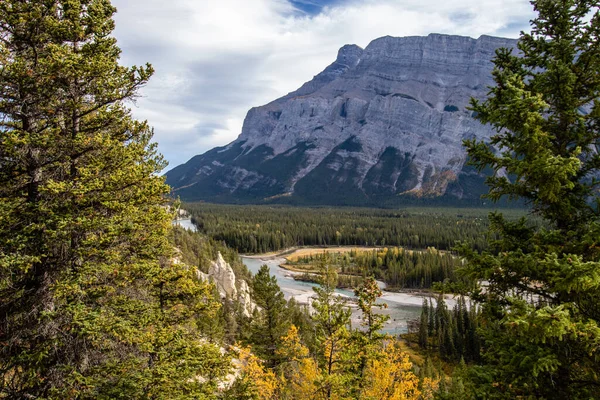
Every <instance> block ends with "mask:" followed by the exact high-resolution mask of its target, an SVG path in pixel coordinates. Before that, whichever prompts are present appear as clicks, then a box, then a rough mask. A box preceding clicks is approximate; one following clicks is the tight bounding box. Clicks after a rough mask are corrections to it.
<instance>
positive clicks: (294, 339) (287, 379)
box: [277, 325, 320, 400]
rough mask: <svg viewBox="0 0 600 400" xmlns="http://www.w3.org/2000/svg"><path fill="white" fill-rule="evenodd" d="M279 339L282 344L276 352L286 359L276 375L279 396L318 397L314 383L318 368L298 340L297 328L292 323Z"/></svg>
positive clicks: (295, 397)
mask: <svg viewBox="0 0 600 400" xmlns="http://www.w3.org/2000/svg"><path fill="white" fill-rule="evenodd" d="M281 340H282V345H281V346H280V348H278V349H277V354H278V355H279V356H280V357H282V358H283V359H285V360H287V361H286V362H285V363H283V364H282V366H281V374H280V375H279V377H278V378H279V388H280V398H281V399H294V400H313V399H314V400H317V399H320V397H319V395H318V393H317V390H318V388H317V385H316V382H317V380H318V379H319V369H318V368H317V364H316V363H315V361H314V360H313V359H312V358H311V357H309V351H308V348H307V347H306V346H304V345H303V344H302V343H301V342H300V337H299V336H298V328H296V327H295V326H294V325H292V326H291V327H290V329H289V330H288V333H287V335H286V336H284V337H282V338H281Z"/></svg>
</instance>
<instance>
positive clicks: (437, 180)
mask: <svg viewBox="0 0 600 400" xmlns="http://www.w3.org/2000/svg"><path fill="white" fill-rule="evenodd" d="M516 43H517V42H516V40H512V39H504V38H495V37H490V36H482V37H480V38H479V39H473V38H469V37H462V36H452V35H442V34H431V35H428V36H424V37H419V36H412V37H403V38H397V37H391V36H386V37H382V38H379V39H376V40H374V41H372V42H371V43H370V44H369V45H368V46H367V47H366V48H365V49H364V50H363V49H361V48H360V47H358V46H355V45H346V46H343V47H342V48H341V49H340V50H339V52H338V56H337V58H336V60H335V61H334V62H333V63H332V64H331V65H329V66H328V67H326V68H325V69H324V70H323V72H321V73H320V74H318V75H316V76H315V77H314V78H313V79H312V80H310V81H309V82H307V83H305V84H304V85H303V86H302V87H301V88H299V89H298V90H296V91H294V92H292V93H289V94H288V95H286V96H284V97H282V98H280V99H277V100H275V101H273V102H271V103H269V104H267V105H265V106H262V107H257V108H253V109H252V110H250V111H249V112H248V115H247V116H246V119H245V121H244V126H243V129H242V133H241V135H240V136H239V137H238V139H237V140H236V141H234V142H232V143H231V144H229V145H228V146H226V147H224V148H218V149H214V150H211V151H209V152H207V153H205V154H204V155H202V156H199V157H195V158H194V159H192V160H191V161H190V162H189V163H188V164H185V165H183V166H179V167H177V168H175V169H173V170H172V171H170V172H169V173H168V174H167V182H168V183H169V184H171V185H172V186H173V187H174V188H175V190H176V191H177V194H179V195H180V196H181V197H182V198H183V199H186V200H200V199H203V200H211V201H252V202H257V201H258V202H260V201H273V200H281V199H285V200H289V199H296V200H297V201H299V202H308V203H313V204H314V203H319V204H320V203H328V204H332V203H333V204H340V203H342V204H374V203H379V202H381V201H387V200H389V199H392V200H394V201H396V200H398V199H399V198H408V197H412V198H414V197H423V196H425V197H435V196H442V195H445V196H453V197H456V198H460V199H466V198H469V197H471V198H476V197H478V195H479V193H480V192H481V191H482V190H483V185H482V181H483V179H482V178H481V177H480V176H479V175H478V174H476V173H475V172H474V171H472V170H470V169H469V168H466V167H465V160H466V154H465V151H464V149H463V147H462V141H463V140H464V139H466V138H472V137H477V138H480V139H484V140H485V139H487V138H489V137H490V136H491V135H492V134H493V130H492V129H491V128H489V127H486V126H482V125H481V124H480V123H479V122H478V121H476V120H475V119H473V116H472V115H471V114H472V113H471V112H470V111H468V110H467V108H466V107H467V106H468V103H469V100H470V99H471V98H472V97H474V98H484V97H485V96H486V93H487V91H488V87H489V86H490V85H492V84H493V80H492V76H491V71H492V68H493V64H492V62H491V60H492V58H493V56H494V54H495V51H496V49H497V48H499V47H509V48H514V47H515V46H516Z"/></svg>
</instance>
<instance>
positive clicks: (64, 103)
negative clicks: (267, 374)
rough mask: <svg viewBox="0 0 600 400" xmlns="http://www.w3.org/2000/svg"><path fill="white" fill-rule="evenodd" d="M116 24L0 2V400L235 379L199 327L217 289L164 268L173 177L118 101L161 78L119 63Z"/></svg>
mask: <svg viewBox="0 0 600 400" xmlns="http://www.w3.org/2000/svg"><path fill="white" fill-rule="evenodd" d="M114 12H115V8H114V7H113V6H112V5H111V4H110V1H109V0H4V1H2V2H0V116H1V119H0V343H1V346H0V398H58V399H70V398H116V397H121V398H132V399H133V398H142V397H143V398H165V397H170V398H179V397H181V396H185V395H196V396H197V395H199V393H208V394H210V393H212V391H213V390H214V387H215V386H214V385H215V382H214V381H213V379H211V378H212V377H215V376H219V374H222V373H223V372H224V370H225V369H226V366H227V360H225V359H223V358H222V356H221V354H220V353H219V352H218V349H216V348H215V347H212V346H209V345H203V344H202V342H201V341H200V336H199V334H198V332H197V330H196V327H195V322H194V321H195V320H196V318H198V317H199V316H201V315H206V313H210V312H212V311H214V309H215V305H214V304H213V303H211V302H210V301H207V300H205V299H209V298H210V292H209V287H208V286H207V285H204V284H200V283H199V282H198V281H197V280H196V279H195V276H194V272H193V271H192V270H190V269H188V268H185V267H184V266H182V265H178V264H174V263H172V262H171V260H170V248H171V245H170V244H169V243H168V240H167V233H168V230H169V229H170V218H171V216H170V215H169V213H168V211H167V209H166V208H165V207H164V205H165V198H166V197H165V196H166V194H167V193H168V187H167V186H166V185H165V184H164V182H163V179H162V178H160V177H158V176H157V173H158V172H159V171H160V170H161V169H162V168H163V167H164V166H165V164H164V162H163V160H162V158H161V157H160V156H159V155H157V153H156V152H155V145H154V144H152V143H151V138H152V130H151V129H150V127H149V126H148V125H147V123H146V122H138V121H135V120H134V119H133V118H132V117H131V115H130V111H129V109H128V108H127V106H126V103H125V102H126V101H131V100H132V99H133V98H134V97H135V96H136V94H137V92H138V89H139V88H140V87H142V86H143V85H144V84H145V83H146V82H147V81H148V79H149V78H150V76H151V75H152V72H153V70H152V67H151V66H149V65H147V66H145V67H131V68H129V67H124V66H121V65H120V64H119V55H120V49H119V47H118V46H117V44H116V40H115V39H114V37H113V36H111V33H112V30H113V28H114V22H113V20H112V16H113V14H114ZM198 376H204V377H206V378H207V380H205V381H202V380H199V379H196V377H198ZM209 377H210V378H209ZM202 382H206V384H204V383H202ZM167 393H168V396H167Z"/></svg>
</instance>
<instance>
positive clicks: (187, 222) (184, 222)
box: [173, 219, 196, 232]
mask: <svg viewBox="0 0 600 400" xmlns="http://www.w3.org/2000/svg"><path fill="white" fill-rule="evenodd" d="M173 225H179V226H181V227H182V228H185V229H189V230H191V231H193V232H196V225H194V224H192V220H191V219H176V220H173Z"/></svg>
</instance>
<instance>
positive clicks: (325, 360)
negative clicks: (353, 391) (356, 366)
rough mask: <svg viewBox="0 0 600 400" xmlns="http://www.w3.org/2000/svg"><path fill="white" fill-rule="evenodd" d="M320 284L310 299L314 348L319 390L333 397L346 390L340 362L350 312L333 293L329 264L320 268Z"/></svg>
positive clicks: (332, 270)
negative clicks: (319, 373)
mask: <svg viewBox="0 0 600 400" xmlns="http://www.w3.org/2000/svg"><path fill="white" fill-rule="evenodd" d="M321 270H322V274H321V276H322V281H321V286H320V287H315V288H313V290H314V291H315V294H316V298H315V299H314V300H313V303H312V306H313V308H314V311H315V312H314V314H313V320H314V324H315V328H316V335H315V336H316V339H317V346H318V349H319V352H320V354H319V356H318V358H317V359H318V361H319V367H320V369H321V370H322V381H321V382H320V391H321V393H322V395H323V397H324V398H326V399H330V398H336V397H337V394H339V393H338V392H343V391H344V390H348V388H346V387H344V375H345V372H346V368H345V366H344V365H343V363H342V362H341V361H342V360H343V352H344V350H346V347H347V344H348V339H349V333H348V329H347V328H348V325H349V324H350V315H351V311H350V309H349V308H348V307H347V306H346V304H345V301H344V299H342V298H341V297H339V296H337V295H336V294H335V288H336V285H337V273H336V272H335V270H334V269H333V268H331V267H329V265H327V264H324V265H321Z"/></svg>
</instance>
